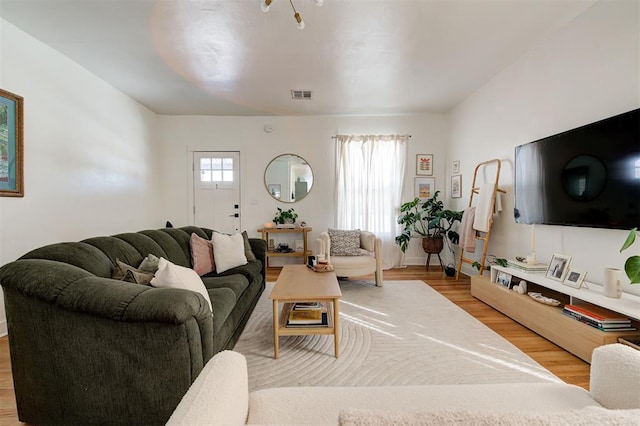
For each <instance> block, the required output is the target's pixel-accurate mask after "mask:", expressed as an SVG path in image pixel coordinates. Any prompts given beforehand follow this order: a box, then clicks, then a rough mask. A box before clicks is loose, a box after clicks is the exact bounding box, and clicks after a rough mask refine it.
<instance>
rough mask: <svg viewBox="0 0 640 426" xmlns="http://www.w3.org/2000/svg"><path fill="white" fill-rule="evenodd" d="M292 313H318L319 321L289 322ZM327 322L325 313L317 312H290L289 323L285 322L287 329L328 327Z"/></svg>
mask: <svg viewBox="0 0 640 426" xmlns="http://www.w3.org/2000/svg"><path fill="white" fill-rule="evenodd" d="M294 312H318V313H319V314H320V317H319V319H314V320H310V322H308V321H305V320H294V321H293V322H292V321H291V314H292V313H294ZM328 326H329V321H328V318H327V313H326V312H319V311H291V312H290V313H289V321H287V327H328Z"/></svg>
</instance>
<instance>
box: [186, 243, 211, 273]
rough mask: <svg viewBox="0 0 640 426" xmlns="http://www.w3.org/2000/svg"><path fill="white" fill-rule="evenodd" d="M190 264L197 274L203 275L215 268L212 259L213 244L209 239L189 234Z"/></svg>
mask: <svg viewBox="0 0 640 426" xmlns="http://www.w3.org/2000/svg"><path fill="white" fill-rule="evenodd" d="M190 243H191V264H192V265H193V270H194V271H196V272H197V273H198V275H200V276H203V275H204V274H208V273H209V272H211V271H213V270H215V269H216V264H215V261H214V260H213V244H212V243H211V241H209V240H205V239H204V238H201V237H199V236H198V235H196V234H191V241H190Z"/></svg>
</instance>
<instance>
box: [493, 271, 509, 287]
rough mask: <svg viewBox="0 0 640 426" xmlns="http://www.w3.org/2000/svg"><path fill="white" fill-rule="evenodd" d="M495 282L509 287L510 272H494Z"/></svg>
mask: <svg viewBox="0 0 640 426" xmlns="http://www.w3.org/2000/svg"><path fill="white" fill-rule="evenodd" d="M496 283H498V284H500V285H501V286H503V287H506V288H510V287H511V274H508V273H506V272H502V271H498V273H497V274H496Z"/></svg>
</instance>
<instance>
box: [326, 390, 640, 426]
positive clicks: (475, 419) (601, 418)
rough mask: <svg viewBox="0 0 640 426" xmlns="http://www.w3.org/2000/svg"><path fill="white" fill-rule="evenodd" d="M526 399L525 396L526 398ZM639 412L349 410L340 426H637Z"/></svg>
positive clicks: (603, 409) (341, 415)
mask: <svg viewBox="0 0 640 426" xmlns="http://www.w3.org/2000/svg"><path fill="white" fill-rule="evenodd" d="M523 397H525V396H524V395H523ZM638 419H640V410H609V409H607V408H602V407H586V408H583V409H581V410H570V411H554V412H540V411H536V412H533V411H528V412H518V411H471V410H446V409H438V410H433V411H385V410H375V409H373V410H363V409H348V410H345V411H343V412H342V413H340V417H339V424H340V425H341V426H395V425H407V426H411V425H496V426H510V425H531V426H540V425H563V426H573V425H617V426H625V425H629V426H636V425H638Z"/></svg>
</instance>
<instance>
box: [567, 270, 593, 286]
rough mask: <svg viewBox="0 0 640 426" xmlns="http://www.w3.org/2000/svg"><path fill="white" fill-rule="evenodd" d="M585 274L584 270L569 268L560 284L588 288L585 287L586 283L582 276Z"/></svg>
mask: <svg viewBox="0 0 640 426" xmlns="http://www.w3.org/2000/svg"><path fill="white" fill-rule="evenodd" d="M586 276H587V273H586V272H582V271H577V270H575V269H569V272H567V276H566V277H565V278H564V281H562V284H564V285H568V286H569V287H573V288H580V287H582V286H584V287H585V288H589V287H587V283H585V282H584V278H585V277H586Z"/></svg>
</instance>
